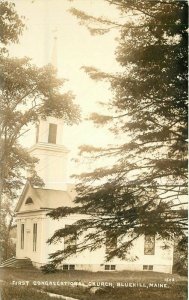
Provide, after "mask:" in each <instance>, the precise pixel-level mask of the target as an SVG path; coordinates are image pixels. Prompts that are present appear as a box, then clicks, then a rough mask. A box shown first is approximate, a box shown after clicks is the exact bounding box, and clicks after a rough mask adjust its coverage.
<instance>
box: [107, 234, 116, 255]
mask: <svg viewBox="0 0 189 300" xmlns="http://www.w3.org/2000/svg"><path fill="white" fill-rule="evenodd" d="M116 249H117V237H116V236H115V235H113V234H112V232H111V231H107V232H106V254H109V253H110V252H112V251H115V250H116Z"/></svg>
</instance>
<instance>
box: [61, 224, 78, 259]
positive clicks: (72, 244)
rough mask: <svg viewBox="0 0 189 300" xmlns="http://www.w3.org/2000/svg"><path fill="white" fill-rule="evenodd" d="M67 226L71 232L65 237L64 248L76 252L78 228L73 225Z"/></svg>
mask: <svg viewBox="0 0 189 300" xmlns="http://www.w3.org/2000/svg"><path fill="white" fill-rule="evenodd" d="M65 228H69V229H70V234H67V235H66V236H65V237H64V249H65V250H66V251H70V252H72V253H73V254H74V253H76V246H77V234H76V230H75V228H74V226H73V225H65Z"/></svg>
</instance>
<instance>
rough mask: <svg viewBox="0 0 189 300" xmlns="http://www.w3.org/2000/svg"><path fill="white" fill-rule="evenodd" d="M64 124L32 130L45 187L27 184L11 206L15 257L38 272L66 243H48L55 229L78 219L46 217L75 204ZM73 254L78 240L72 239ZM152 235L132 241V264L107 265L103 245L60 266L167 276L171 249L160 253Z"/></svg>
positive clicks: (34, 152) (41, 124)
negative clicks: (26, 261)
mask: <svg viewBox="0 0 189 300" xmlns="http://www.w3.org/2000/svg"><path fill="white" fill-rule="evenodd" d="M63 130H64V124H63V121H62V120H60V119H56V118H52V117H49V118H47V119H46V120H41V121H40V122H39V125H38V127H37V133H36V143H35V145H34V146H33V147H32V148H31V149H30V154H31V155H32V156H35V157H37V158H39V163H38V164H37V169H36V171H37V173H38V175H39V176H40V177H41V178H42V179H43V181H44V183H45V186H44V187H43V188H35V187H32V186H31V185H30V183H29V182H28V183H26V185H25V187H24V189H23V192H22V194H21V196H20V199H19V201H18V204H17V206H16V210H15V212H16V222H17V245H16V258H17V259H25V258H28V259H30V260H31V262H32V264H33V266H35V267H37V268H40V267H41V266H42V265H45V264H47V263H48V262H49V254H50V253H53V252H55V251H56V250H63V249H65V248H66V247H67V246H68V239H66V238H65V239H64V240H63V241H62V242H59V243H58V244H54V245H53V244H52V245H49V244H47V240H48V239H49V238H50V237H51V236H52V235H53V233H54V232H55V230H57V229H59V228H64V227H65V226H70V225H72V224H73V223H74V222H75V221H77V220H78V219H80V218H81V217H82V216H78V215H77V216H76V215H70V216H68V217H65V218H62V219H60V220H52V219H51V218H50V217H48V216H47V213H48V212H50V211H51V210H52V209H54V208H57V207H60V206H71V207H72V206H74V202H73V200H74V197H75V196H76V194H75V191H74V187H73V185H71V184H69V183H68V173H69V170H68V168H67V164H68V153H69V151H68V149H67V148H66V147H65V146H64V145H63V144H64V141H63ZM74 243H75V248H76V250H77V243H78V241H77V238H76V239H75V241H74ZM162 246H163V243H162V242H161V241H160V240H159V239H157V236H142V237H140V238H139V239H138V240H136V241H135V244H134V247H133V250H132V251H133V253H132V254H133V256H136V257H138V259H137V260H134V261H131V260H121V259H118V258H113V259H112V260H111V261H108V262H107V261H106V260H105V256H106V251H107V250H108V244H107V245H102V247H101V248H100V249H98V250H95V251H93V252H90V251H89V250H85V251H84V252H82V253H77V251H76V252H75V254H72V255H71V256H70V257H69V258H67V259H65V261H63V262H62V264H61V265H60V266H59V268H60V269H63V270H74V269H75V270H88V271H104V270H105V271H115V270H117V271H119V270H138V271H139V270H140V271H141V270H144V271H147V270H151V271H156V272H165V273H172V266H173V246H171V247H169V248H168V249H163V247H162Z"/></svg>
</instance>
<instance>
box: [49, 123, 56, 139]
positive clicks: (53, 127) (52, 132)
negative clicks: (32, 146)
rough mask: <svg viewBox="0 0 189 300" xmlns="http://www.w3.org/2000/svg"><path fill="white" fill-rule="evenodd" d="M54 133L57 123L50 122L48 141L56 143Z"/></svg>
mask: <svg viewBox="0 0 189 300" xmlns="http://www.w3.org/2000/svg"><path fill="white" fill-rule="evenodd" d="M56 134H57V125H56V124H52V123H50V124H49V137H48V143H52V144H56Z"/></svg>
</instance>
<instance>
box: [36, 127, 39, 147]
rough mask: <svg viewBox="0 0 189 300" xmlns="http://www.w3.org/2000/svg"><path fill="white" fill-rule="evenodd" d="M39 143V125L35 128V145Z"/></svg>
mask: <svg viewBox="0 0 189 300" xmlns="http://www.w3.org/2000/svg"><path fill="white" fill-rule="evenodd" d="M38 141H39V125H37V126H36V143H38Z"/></svg>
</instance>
